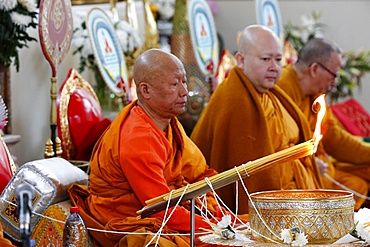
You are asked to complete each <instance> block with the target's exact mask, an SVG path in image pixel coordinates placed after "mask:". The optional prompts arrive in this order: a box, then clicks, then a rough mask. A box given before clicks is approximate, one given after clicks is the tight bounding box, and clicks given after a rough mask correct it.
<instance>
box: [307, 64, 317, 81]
mask: <svg viewBox="0 0 370 247" xmlns="http://www.w3.org/2000/svg"><path fill="white" fill-rule="evenodd" d="M308 70H309V74H310V76H311V77H312V78H315V77H316V76H317V73H318V70H319V65H318V64H317V63H312V64H311V65H310V67H308Z"/></svg>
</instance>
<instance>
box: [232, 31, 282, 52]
mask: <svg viewBox="0 0 370 247" xmlns="http://www.w3.org/2000/svg"><path fill="white" fill-rule="evenodd" d="M271 40H274V41H275V42H277V43H281V41H280V39H279V37H278V36H277V35H276V34H275V33H274V32H272V31H271V30H270V29H269V28H267V27H265V26H262V25H251V26H248V27H246V28H245V29H244V30H243V32H242V34H241V36H240V41H239V45H238V52H241V53H243V54H244V53H246V52H247V51H249V50H251V49H255V47H256V45H257V44H260V43H261V42H264V41H268V42H270V41H271Z"/></svg>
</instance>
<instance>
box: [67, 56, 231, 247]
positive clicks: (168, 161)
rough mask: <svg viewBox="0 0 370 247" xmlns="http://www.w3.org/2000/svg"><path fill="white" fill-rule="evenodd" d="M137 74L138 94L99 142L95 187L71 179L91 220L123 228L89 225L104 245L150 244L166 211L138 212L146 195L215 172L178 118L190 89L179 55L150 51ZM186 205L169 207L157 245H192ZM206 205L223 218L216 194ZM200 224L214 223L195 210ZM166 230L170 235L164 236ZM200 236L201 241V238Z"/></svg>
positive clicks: (83, 212) (87, 219)
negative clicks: (80, 184) (142, 214)
mask: <svg viewBox="0 0 370 247" xmlns="http://www.w3.org/2000/svg"><path fill="white" fill-rule="evenodd" d="M134 80H135V83H136V90H137V95H138V100H137V101H134V102H132V103H131V104H129V105H128V106H126V107H125V108H124V109H123V110H122V111H121V112H120V113H119V115H118V116H117V117H116V118H115V120H114V121H113V122H112V124H111V125H110V126H109V127H108V129H107V130H106V131H105V133H104V134H103V135H102V136H101V138H100V139H99V141H98V142H97V144H96V146H95V148H94V151H93V154H92V158H91V164H90V166H91V174H90V177H89V180H90V188H84V187H82V186H74V187H72V188H70V190H69V191H70V197H71V199H72V202H73V203H74V204H75V205H78V206H79V207H80V208H81V215H82V217H83V219H84V221H85V223H86V225H87V226H88V227H96V228H101V229H106V230H113V231H120V232H126V234H112V233H106V234H104V233H101V232H95V231H90V233H91V234H92V236H93V237H94V239H95V240H97V241H98V242H99V243H100V244H101V245H102V246H104V247H107V246H120V247H121V246H130V247H136V246H146V244H148V243H150V242H151V241H152V238H153V234H154V233H156V232H158V230H159V228H160V227H161V225H162V223H163V218H164V214H165V211H161V212H158V213H156V214H153V215H151V216H150V217H148V218H141V219H138V218H137V216H138V214H137V211H139V210H141V209H142V208H143V207H144V206H146V201H147V200H149V199H152V198H155V197H157V196H161V195H164V194H168V193H169V192H170V191H171V190H175V189H178V188H182V187H184V186H186V185H187V184H190V183H194V182H196V181H201V180H203V179H204V178H206V177H211V176H213V175H216V174H217V172H216V171H215V170H213V169H210V168H209V167H208V165H207V164H206V161H205V159H204V156H203V155H202V153H201V152H200V150H199V149H198V148H197V146H196V145H195V144H194V143H193V142H192V141H191V140H190V138H189V137H187V135H186V134H185V131H184V129H183V128H182V126H181V124H180V123H179V121H178V120H177V118H176V116H177V115H179V114H181V113H183V112H184V111H185V105H186V101H187V96H188V91H187V85H186V73H185V69H184V66H183V64H182V63H181V61H180V60H179V59H178V58H177V57H175V56H174V55H172V54H169V53H166V52H163V51H161V50H158V49H151V50H147V51H145V52H144V53H142V54H141V55H140V56H139V57H138V58H137V59H136V61H135V65H134ZM187 204H189V203H187ZM187 204H182V205H180V206H178V207H176V208H175V209H174V208H173V207H172V208H170V210H169V211H168V213H167V215H169V214H170V213H173V215H172V216H171V217H170V219H169V220H168V222H167V223H166V224H165V227H164V228H163V230H162V234H163V235H162V236H161V237H160V239H159V245H158V246H165V247H167V246H168V247H171V246H180V247H182V246H186V247H188V246H189V244H190V238H189V231H190V223H191V221H190V211H189V205H187ZM206 206H207V209H208V212H207V213H208V214H211V215H213V216H214V217H216V219H221V216H222V215H223V213H222V212H221V210H220V209H221V208H222V207H219V206H218V205H217V203H216V201H215V198H214V197H213V195H212V194H211V193H209V194H208V196H207V205H206ZM223 212H224V211H223ZM217 217H218V218H217ZM209 218H211V217H210V216H209ZM195 228H196V230H197V231H198V230H199V229H200V228H208V229H209V228H210V225H209V224H208V223H206V222H205V221H204V219H203V217H201V216H200V215H198V214H197V215H195ZM127 232H129V233H130V234H127ZM135 233H136V234H135ZM138 233H142V234H138ZM150 233H152V234H150ZM169 233H171V234H173V235H165V234H169ZM179 233H187V235H180V234H179ZM155 242H156V241H155V240H154V241H153V242H151V243H152V244H155ZM195 243H196V244H197V246H202V245H204V244H203V243H200V242H199V240H198V238H196V240H195Z"/></svg>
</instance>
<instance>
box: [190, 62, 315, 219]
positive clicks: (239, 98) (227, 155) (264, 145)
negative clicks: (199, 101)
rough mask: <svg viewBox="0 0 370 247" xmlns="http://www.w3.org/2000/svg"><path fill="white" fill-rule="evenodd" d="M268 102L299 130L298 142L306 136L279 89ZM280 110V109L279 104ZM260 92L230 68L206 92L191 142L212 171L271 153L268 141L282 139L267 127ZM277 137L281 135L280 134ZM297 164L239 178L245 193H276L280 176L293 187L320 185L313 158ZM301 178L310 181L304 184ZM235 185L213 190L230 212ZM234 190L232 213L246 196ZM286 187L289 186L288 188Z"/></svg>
mask: <svg viewBox="0 0 370 247" xmlns="http://www.w3.org/2000/svg"><path fill="white" fill-rule="evenodd" d="M270 93H271V97H270V98H271V99H274V98H276V100H275V101H278V102H279V105H281V106H283V107H284V108H285V110H286V112H287V113H289V114H290V116H291V117H292V119H293V120H294V121H295V123H296V125H297V126H298V129H299V136H298V138H297V140H298V142H299V143H301V142H305V141H307V140H309V139H311V138H312V131H311V130H310V128H309V125H308V123H307V120H306V119H305V117H304V115H303V114H302V112H301V111H300V110H299V109H298V107H297V106H296V105H295V104H294V103H293V102H292V101H291V99H290V98H289V97H288V96H287V95H286V94H285V93H284V92H283V91H282V90H281V89H280V88H279V87H276V86H275V87H274V88H272V89H271V90H270ZM279 107H280V106H279ZM269 126H270V123H268V120H267V117H266V112H265V109H264V107H263V105H262V101H261V94H259V93H258V92H257V91H256V89H255V88H254V86H253V84H252V83H251V82H250V81H249V79H248V78H247V77H246V76H245V75H244V73H243V71H242V70H240V69H239V68H238V67H234V68H233V69H232V70H231V71H230V74H229V76H228V78H227V79H225V80H224V81H223V82H222V83H221V84H220V85H219V86H218V87H217V88H216V90H215V92H214V93H213V94H212V96H211V99H210V101H209V103H208V104H207V106H206V107H205V109H204V110H203V112H202V114H201V116H200V118H199V120H198V122H197V124H196V125H195V127H194V130H193V132H192V134H191V139H192V140H193V141H194V142H195V144H197V145H198V147H199V148H200V150H201V151H202V152H203V154H204V156H205V158H206V161H207V164H209V165H210V166H211V167H212V168H214V169H215V170H217V171H218V172H223V171H225V170H228V169H231V168H233V167H234V166H239V165H241V164H244V163H246V162H248V161H253V160H256V159H258V158H261V157H264V156H267V155H269V154H272V153H274V152H276V151H277V150H275V148H274V142H275V141H276V140H277V139H279V138H282V136H279V135H276V130H272V129H269ZM281 135H284V130H283V131H282V133H281ZM300 161H301V162H299V163H297V162H289V165H286V164H279V165H275V166H272V167H270V168H268V169H266V170H263V171H261V172H258V173H256V174H253V175H251V176H249V177H248V178H246V179H244V182H245V184H246V186H247V189H248V191H249V192H250V193H252V192H256V191H266V190H279V189H282V188H284V184H282V179H283V177H284V176H283V175H285V174H286V173H292V171H293V178H292V179H293V181H289V183H290V184H295V186H294V187H295V188H296V189H314V188H320V187H321V180H320V176H319V171H318V167H317V165H316V163H315V160H314V159H313V157H311V156H309V157H305V158H302V159H300ZM307 176H308V177H310V179H309V180H307V181H306V179H307ZM235 188H236V186H235V185H234V184H232V185H229V186H225V187H223V188H221V189H219V190H217V191H216V192H217V193H218V194H219V195H220V197H221V198H222V199H223V201H224V202H225V203H226V204H227V205H228V207H229V208H230V209H231V210H235V211H236V210H237V207H236V192H237V191H236V189H235ZM238 188H239V191H238V192H239V195H238V198H239V200H238V213H239V212H240V213H246V212H247V211H248V198H247V195H246V193H245V192H244V189H243V188H241V186H239V187H238ZM289 188H293V186H292V185H289Z"/></svg>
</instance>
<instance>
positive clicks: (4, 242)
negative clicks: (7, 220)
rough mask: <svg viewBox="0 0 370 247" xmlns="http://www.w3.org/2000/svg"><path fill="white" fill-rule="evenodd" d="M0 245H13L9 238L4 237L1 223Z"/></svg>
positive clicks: (7, 246) (2, 246)
mask: <svg viewBox="0 0 370 247" xmlns="http://www.w3.org/2000/svg"><path fill="white" fill-rule="evenodd" d="M0 246H1V247H14V246H15V245H13V244H12V242H10V240H9V239H6V238H5V237H4V233H3V226H2V224H1V223H0Z"/></svg>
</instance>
